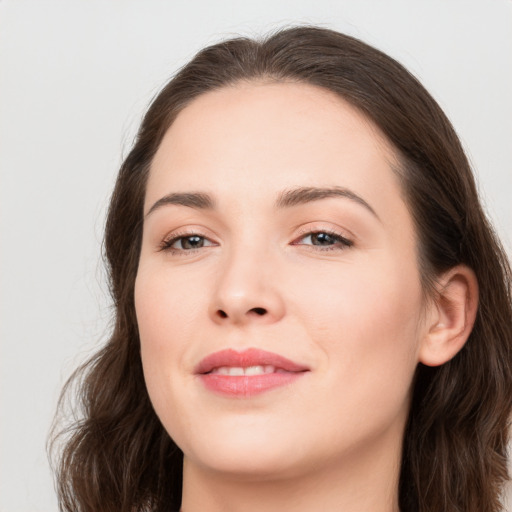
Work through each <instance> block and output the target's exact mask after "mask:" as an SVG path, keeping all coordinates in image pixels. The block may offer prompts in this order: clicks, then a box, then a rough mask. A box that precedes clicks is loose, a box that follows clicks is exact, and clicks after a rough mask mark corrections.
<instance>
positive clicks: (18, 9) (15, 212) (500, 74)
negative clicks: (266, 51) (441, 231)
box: [0, 0, 512, 512]
mask: <svg viewBox="0 0 512 512" xmlns="http://www.w3.org/2000/svg"><path fill="white" fill-rule="evenodd" d="M298 23H315V24H320V25H322V26H324V27H329V28H334V29H337V30H340V31H343V32H346V33H349V34H352V35H355V36H357V37H359V38H361V39H363V40H365V41H367V42H369V43H371V44H373V45H375V46H377V47H378V48H380V49H382V50H384V51H385V52H387V53H389V54H390V55H391V56H393V57H395V58H396V59H398V60H399V61H401V62H402V63H403V64H405V65H406V66H407V67H408V68H409V69H410V70H411V71H412V72H413V73H414V74H416V75H417V76H418V77H419V78H420V80H421V81H422V82H423V83H424V85H425V86H426V87H427V88H428V89H429V90H430V91H431V93H432V94H433V95H434V97H435V98H436V99H437V100H438V101H439V103H440V104H441V106H442V107H443V108H444V109H445V111H446V113H447V114H448V116H449V117H450V119H451V120H452V122H453V124H454V125H455V128H456V130H457V132H458V133H459V135H460V137H461V139H462V141H463V143H464V146H465V147H466V149H467V151H468V153H469V155H470V158H471V160H472V162H473V165H474V169H475V172H476V174H477V178H478V182H479V186H480V190H481V193H482V196H483V199H484V203H485V205H486V208H487V211H488V213H489V215H490V216H491V218H492V219H493V220H494V222H495V225H496V228H497V230H498V232H499V233H500V235H501V237H502V238H503V240H504V243H505V245H506V246H507V249H508V252H509V254H510V253H512V251H511V247H512V243H511V240H512V200H511V199H512V197H511V190H512V171H511V162H512V153H511V146H512V64H511V63H512V1H510V0H424V1H420V0H385V1H381V0H373V1H365V0H346V1H344V0H338V1H328V0H294V1H278V0H258V1H257V2H256V1H251V2H248V1H241V0H217V1H212V0H203V1H199V0H198V1H193V0H188V1H183V2H180V1H176V0H174V1H172V0H169V1H151V0H149V1H148V0H145V1H143V0H139V1H128V0H124V1H107V0H101V1H95V0H84V1H73V0H62V1H60V2H56V1H44V0H40V1H36V0H34V1H31V2H28V1H22V0H11V1H7V0H0V166H1V178H0V222H1V262H0V272H1V274H0V275H1V282H0V290H1V303H0V305H1V320H0V334H1V354H0V379H1V380H0V393H1V395H0V399H1V445H0V467H1V473H0V512H33V511H41V512H42V511H55V510H57V502H56V499H55V496H54V489H53V482H52V478H51V474H50V470H49V466H48V462H47V457H46V452H45V442H46V437H47V434H48V430H49V427H50V423H51V420H52V416H53V414H54V410H55V406H56V402H57V399H58V395H59V391H60V389H61V387H62V385H63V383H64V381H65V379H66V378H67V377H68V376H69V374H70V372H71V371H72V370H73V369H74V368H75V367H76V366H77V365H78V364H79V363H80V362H81V361H83V360H84V359H85V358H86V357H87V356H88V355H90V354H91V353H92V352H93V351H94V349H95V348H97V347H98V346H99V344H100V343H101V342H102V341H104V340H105V338H106V336H107V334H108V325H109V319H110V309H109V300H108V296H107V292H106V286H105V282H104V274H103V271H102V262H101V237H102V230H103V224H104V217H105V209H106V205H107V201H108V197H109V194H110V191H111V188H112V185H113V182H114V178H115V175H116V172H117V169H118V167H119V164H120V162H121V160H122V157H123V155H126V153H127V151H128V149H129V148H130V145H131V142H132V140H133V136H134V133H135V131H136V128H137V125H138V122H139V119H140V116H141V114H142V113H143V112H144V109H145V108H146V106H147V105H148V102H149V101H150V99H151V98H152V97H153V95H154V94H155V93H156V92H157V91H158V90H159V88H160V87H161V86H162V85H163V84H164V83H165V81H166V80H167V79H168V78H169V77H170V76H171V75H172V74H173V73H174V72H175V71H176V70H177V69H178V68H179V67H180V66H181V65H183V64H184V63H185V62H186V61H187V60H188V59H190V58H191V57H192V56H193V54H194V53H195V52H196V51H197V50H198V49H200V48H201V47H203V46H204V45H206V44H208V43H213V42H216V41H218V40H220V39H222V38H225V37H229V36H235V35H239V34H243V35H257V34H262V33H265V32H267V31H269V30H272V29H275V28H277V27H281V26H284V25H293V24H298Z"/></svg>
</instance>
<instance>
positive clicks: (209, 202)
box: [145, 187, 380, 220]
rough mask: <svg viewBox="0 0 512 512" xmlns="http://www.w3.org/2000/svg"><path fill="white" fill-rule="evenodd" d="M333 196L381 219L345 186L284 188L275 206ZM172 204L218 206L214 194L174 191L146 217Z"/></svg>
mask: <svg viewBox="0 0 512 512" xmlns="http://www.w3.org/2000/svg"><path fill="white" fill-rule="evenodd" d="M331 197H342V198H345V199H350V200H351V201H354V202H356V203H358V204H359V205H361V206H363V207H364V208H366V209H367V210H368V211H369V212H370V213H372V214H373V215H374V216H375V217H376V218H377V219H379V220H380V218H379V216H378V215H377V213H376V211H375V210H374V209H373V208H372V207H371V206H370V205H369V204H368V203H367V202H366V201H365V200H364V199H363V198H362V197H361V196H359V195H357V194H356V193H355V192H353V191H352V190H350V189H348V188H344V187H299V188H294V189H288V190H284V191H282V192H281V193H280V194H279V195H278V197H277V200H276V202H275V204H274V207H275V208H276V209H283V208H291V207H293V206H298V205H301V204H306V203H310V202H313V201H318V200H320V199H328V198H331ZM170 204H175V205H180V206H187V207H189V208H194V209H197V210H214V209H215V207H216V203H215V201H214V199H213V198H212V196H210V195H209V194H206V193H205V192H173V193H171V194H167V195H165V196H164V197H162V198H160V199H159V200H158V201H157V202H156V203H155V204H153V206H152V207H151V208H150V209H149V211H148V213H147V214H146V215H145V217H148V216H149V215H150V214H151V213H152V212H154V211H155V210H157V209H159V208H161V207H163V206H166V205H170Z"/></svg>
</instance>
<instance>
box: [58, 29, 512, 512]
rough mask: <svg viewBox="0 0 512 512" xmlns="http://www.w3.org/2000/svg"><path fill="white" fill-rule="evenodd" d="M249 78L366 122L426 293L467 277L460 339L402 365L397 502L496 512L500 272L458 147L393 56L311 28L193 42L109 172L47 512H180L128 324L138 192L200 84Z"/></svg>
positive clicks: (508, 331) (504, 278) (502, 261)
mask: <svg viewBox="0 0 512 512" xmlns="http://www.w3.org/2000/svg"><path fill="white" fill-rule="evenodd" d="M252 80H258V81H261V80H264V81H273V82H283V81H295V82H303V83H308V84H313V85H317V86H320V87H323V88H325V89H329V90H330V91H333V92H335V93H337V94H339V95H340V96H341V97H343V98H344V99H345V100H347V101H349V102H350V103H351V104H352V105H353V106H355V107H356V108H358V109H359V110H360V111H362V112H363V113H365V114H366V116H368V117H369V118H370V119H371V120H373V122H374V123H375V124H376V125H377V126H378V127H379V128H380V129H381V130H382V132H383V133H384V134H385V135H386V136H387V138H388V139H389V141H390V142H391V143H392V144H393V145H394V147H395V149H396V152H397V155H398V157H399V159H400V161H401V165H400V166H399V167H398V168H397V169H396V172H397V173H398V175H399V176H400V179H401V183H402V188H403V193H404V197H405V198H406V200H407V204H408V206H409V209H410V212H411V215H412V216H413V219H414V222H415V227H416V231H417V235H418V239H419V242H418V244H419V255H420V257H419V260H420V261H419V266H420V269H421V273H422V277H423V285H424V289H425V292H426V293H427V294H428V293H431V291H432V283H434V282H435V278H436V276H437V275H439V274H440V273H441V272H443V271H446V270H447V269H449V268H452V267H453V266H455V265H457V264H460V263H463V264H466V265H468V266H469V267H471V268H472V269H473V270H474V272H475V273H476V276H477V278H478V282H479V287H480V302H479V309H478V314H477V319H476V323H475V325H474V329H473V331H472V333H471V335H470V337H469V340H468V341H467V343H466V345H465V346H464V348H463V349H462V350H461V351H460V353H459V354H458V355H457V356H456V357H454V358H453V359H452V360H451V361H449V362H448V363H446V364H444V365H442V366H440V367H436V368H429V367H426V366H423V365H421V364H419V366H418V368H417V372H416V376H415V382H414V390H413V396H412V404H411V410H410V415H409V420H408V424H407V427H406V431H405V435H404V445H403V455H402V467H401V473H400V486H399V498H400V507H401V510H402V512H440V511H443V512H451V511H458V512H462V511H464V512H477V511H478V512H496V511H498V510H500V509H501V507H500V503H499V495H500V490H501V487H502V485H503V483H504V482H505V481H506V480H507V478H508V476H507V467H506V466H507V459H506V446H507V440H508V431H507V429H508V423H509V415H510V411H511V397H512V372H511V370H512V351H511V345H512V305H511V270H510V266H509V263H508V261H507V258H506V256H505V253H504V251H503V248H502V247H501V245H500V243H499V241H498V239H497V237H496V235H495V234H494V232H493V230H492V227H491V226H490V224H489V223H488V221H487V219H486V216H485V214H484V213H483V211H482V208H481V206H480V203H479V200H478V195H477V190H476V187H475V183H474V178H473V175H472V172H471V169H470V165H469V163H468V160H467V158H466V156H465V154H464V151H463V149H462V147H461V144H460V142H459V140H458V138H457V136H456V134H455V132H454V130H453V128H452V126H451V124H450V122H449V121H448V119H447V118H446V116H445V115H444V113H443V112H442V110H441V109H440V107H439V106H438V105H437V103H436V102H435V101H434V100H433V99H432V97H431V96H430V95H429V94H428V92H427V91H426V90H425V89H424V88H423V86H422V85H421V84H420V83H419V82H418V81H417V80H416V79H415V78H414V77H413V76H412V75H411V74H410V73H409V72H408V71H407V70H406V69H405V68H404V67H402V66H401V65H400V64H399V63H397V62H396V61H395V60H393V59H391V58H390V57H388V56H387V55H385V54H383V53H382V52H380V51H378V50H376V49H374V48H372V47H370V46H368V45H367V44H365V43H363V42H361V41H359V40H357V39H354V38H352V37H349V36H346V35H343V34H340V33H337V32H335V31H331V30H327V29H321V28H316V27H299V28H290V29H286V30H281V31H279V32H277V33H275V34H272V35H270V36H269V37H267V38H265V39H263V40H261V41H255V40H251V39H247V38H238V39H233V40H228V41H225V42H222V43H219V44H216V45H213V46H211V47H208V48H206V49H204V50H202V51H201V52H199V53H198V54H197V55H196V56H195V57H194V59H193V60H192V61H191V62H190V63H189V64H187V65H186V66H185V67H184V68H183V69H182V70H181V71H180V72H179V73H178V74H177V75H176V76H175V77H174V78H173V79H172V80H171V81H170V82H169V83H168V84H167V85H166V86H165V87H164V89H163V90H162V91H161V92H160V94H158V96H157V97H156V98H155V99H154V101H153V102H152V104H151V106H150V107H149V110H148V112H147V113H146V115H145V117H144V119H143V121H142V124H141V127H140V130H139V133H138V136H137V139H136V142H135V144H134V147H133V149H132V150H131V152H130V153H129V155H128V157H127V158H126V160H125V161H124V163H123V164H122V167H121V169H120V172H119V175H118V179H117V183H116V186H115V190H114V193H113V196H112V199H111V203H110V209H109V212H108V218H107V224H106V234H105V251H106V258H107V261H108V269H109V272H110V273H109V276H110V285H111V293H112V297H113V300H114V306H115V324H114V328H113V332H112V335H111V337H110V340H109V341H108V343H107V344H106V345H105V346H104V348H102V349H101V350H100V351H99V352H98V353H97V354H96V355H95V356H94V357H93V358H92V359H91V360H89V361H88V362H87V363H85V364H84V365H83V366H82V367H81V368H79V369H78V370H77V372H76V373H75V374H74V376H72V378H71V379H70V381H69V382H68V384H67V386H66V388H65V390H64V392H63V393H65V392H66V391H67V393H69V392H72V390H75V391H74V392H75V394H76V398H77V399H78V403H77V405H78V407H79V410H80V414H81V417H80V419H79V420H77V421H76V422H75V423H74V424H73V425H71V426H70V427H68V428H67V429H65V430H64V431H61V433H60V436H56V439H65V447H64V449H63V450H62V452H61V453H60V457H59V463H58V470H57V483H58V492H59V497H60V506H61V510H66V511H74V512H76V511H81V512H85V511H90V512H92V511H94V512H100V511H118V512H134V511H137V512H141V511H164V510H169V508H171V509H179V507H180V501H181V483H182V482H181V480H182V457H183V454H182V452H181V451H180V449H179V448H178V447H177V446H176V445H175V444H174V442H173V441H172V439H170V437H169V436H168V434H167V432H166V431H165V430H164V428H163V427H162V425H161V423H160V422H159V420H158V418H157V416H156V414H155V412H154V411H153V408H152V406H151V403H150V400H149V397H148V394H147V391H146V387H145V384H144V379H143V373H142V366H141V358H140V353H139V336H138V329H137V323H136V317H135V307H134V297H133V296H134V282H135V277H136V273H137V265H138V258H139V252H140V246H141V235H142V220H143V204H144V194H145V184H146V180H147V176H148V172H149V168H150V164H151V161H152V159H153V156H154V154H155V152H156V150H157V148H158V147H159V144H160V142H161V140H162V137H163V135H164V133H165V132H166V131H167V129H168V128H169V126H170V125H171V124H172V122H173V121H174V119H175V118H176V116H177V114H178V113H179V112H180V111H181V110H182V109H183V108H184V107H186V106H187V105H188V104H189V103H190V102H191V101H193V100H194V98H196V97H197V96H199V95H201V94H203V93H205V92H207V91H211V90H213V89H217V88H220V87H225V86H227V85H230V84H235V83H237V82H240V81H252ZM71 383H75V387H74V386H72V385H71ZM77 383H78V386H77V387H76V384H77ZM54 441H55V440H54ZM54 446H58V445H57V444H55V445H54Z"/></svg>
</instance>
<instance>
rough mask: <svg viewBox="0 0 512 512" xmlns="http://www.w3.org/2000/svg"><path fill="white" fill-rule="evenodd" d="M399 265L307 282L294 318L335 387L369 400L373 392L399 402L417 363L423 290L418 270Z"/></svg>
mask: <svg viewBox="0 0 512 512" xmlns="http://www.w3.org/2000/svg"><path fill="white" fill-rule="evenodd" d="M413 261H414V260H413ZM399 263H400V264H397V263H395V262H394V261H386V260H383V261H381V262H380V263H376V262H375V261H373V262H372V264H366V265H365V264H361V265H350V266H347V267H345V268H339V269H337V271H336V272H331V273H330V274H329V279H328V280H327V279H318V276H316V279H315V278H313V277H312V278H311V279H310V280H309V281H308V282H307V283H305V289H307V290H309V291H308V293H302V295H301V296H302V297H303V302H302V304H301V306H300V309H301V311H302V313H299V314H298V316H302V317H303V319H304V327H305V329H306V330H307V331H308V337H309V339H311V340H312V341H313V342H314V344H315V345H316V346H318V347H320V348H321V350H322V354H323V365H324V367H325V368H327V369H328V372H329V374H330V376H331V380H330V384H331V385H332V387H333V389H339V386H340V385H342V386H349V389H353V390H354V393H356V390H359V391H360V393H361V395H360V396H359V398H362V396H363V395H367V398H368V400H371V395H372V394H373V395H375V390H376V389H382V390H385V389H387V390H388V391H390V393H391V392H392V393H393V394H394V396H395V398H396V399H397V400H398V401H400V400H401V399H403V398H404V396H405V395H406V393H407V390H408V389H409V387H410V384H411V381H412V377H413V374H414V370H415V368H416V365H417V353H418V348H419V347H418V346H419V341H420V332H419V329H418V325H419V323H420V318H421V311H422V292H421V284H420V281H419V275H418V272H417V270H416V267H415V266H414V265H411V264H410V263H407V262H399ZM319 282H325V283H327V285H326V286H319V285H318V283H319ZM295 296H296V297H298V296H299V293H298V292H297V293H296V294H295ZM379 395H380V393H379Z"/></svg>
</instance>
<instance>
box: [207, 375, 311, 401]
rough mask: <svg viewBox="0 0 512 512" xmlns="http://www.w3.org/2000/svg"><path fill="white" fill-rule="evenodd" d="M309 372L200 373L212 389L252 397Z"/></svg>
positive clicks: (226, 393) (227, 394) (286, 383)
mask: <svg viewBox="0 0 512 512" xmlns="http://www.w3.org/2000/svg"><path fill="white" fill-rule="evenodd" d="M305 373H307V372H279V373H267V374H262V375H240V376H231V375H219V374H216V373H206V374H203V375H200V376H199V377H200V379H201V380H202V382H203V384H204V385H205V386H206V387H207V388H208V389H209V390H210V391H213V392H215V393H219V394H221V395H225V396H230V397H251V396H254V395H259V394H260V393H264V392H265V391H270V390H272V389H275V388H279V387H282V386H286V385H288V384H291V383H293V382H295V381H296V380H297V379H299V378H300V377H302V376H303V375H304V374H305Z"/></svg>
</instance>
